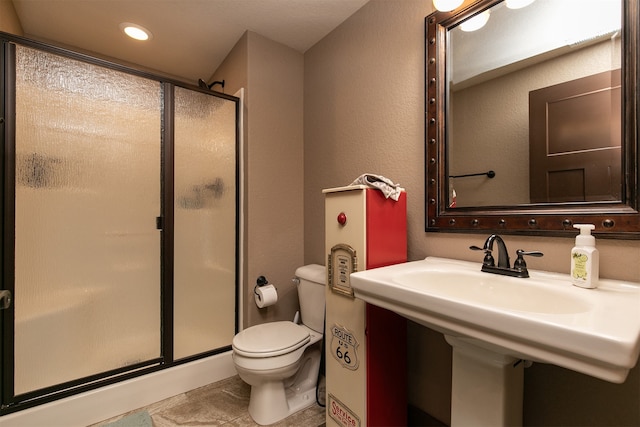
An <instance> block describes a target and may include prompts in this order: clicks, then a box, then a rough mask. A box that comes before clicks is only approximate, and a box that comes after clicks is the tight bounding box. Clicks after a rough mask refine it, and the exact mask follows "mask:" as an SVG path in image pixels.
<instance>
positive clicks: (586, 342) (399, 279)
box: [351, 257, 640, 383]
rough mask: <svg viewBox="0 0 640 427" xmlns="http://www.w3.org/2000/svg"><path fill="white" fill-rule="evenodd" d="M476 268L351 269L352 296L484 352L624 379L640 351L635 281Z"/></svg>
mask: <svg viewBox="0 0 640 427" xmlns="http://www.w3.org/2000/svg"><path fill="white" fill-rule="evenodd" d="M480 267H481V264H480V263H473V262H466V261H458V260H452V259H445V258H436V257H429V258H426V259H425V260H422V261H414V262H408V263H404V264H397V265H393V266H388V267H382V268H376V269H371V270H366V271H361V272H357V273H353V274H352V275H351V285H352V287H353V289H354V293H355V296H356V297H357V298H360V299H362V300H364V301H366V302H368V303H370V304H374V305H377V306H380V307H383V308H386V309H388V310H391V311H394V312H396V313H398V314H400V315H402V316H404V317H406V318H408V319H411V320H413V321H415V322H417V323H420V324H422V325H424V326H427V327H429V328H432V329H435V330H438V331H440V332H442V333H444V334H445V335H448V336H452V337H460V338H462V339H472V340H474V342H475V343H476V345H477V346H479V347H482V348H485V349H487V350H490V351H493V352H497V353H500V354H504V355H508V356H513V357H516V358H521V359H528V360H533V361H538V362H545V363H552V364H555V365H558V366H562V367H565V368H568V369H572V370H574V371H578V372H581V373H584V374H587V375H591V376H594V377H597V378H600V379H604V380H606V381H610V382H615V383H621V382H624V380H625V379H626V377H627V374H628V372H629V370H630V369H631V368H633V367H634V366H635V364H636V362H637V360H638V354H639V352H640V284H638V283H632V282H624V281H615V280H605V279H601V280H600V282H599V287H598V288H597V289H583V288H579V287H576V286H573V285H572V284H571V280H570V278H569V276H568V275H566V274H557V273H548V272H542V271H536V270H529V274H530V277H529V278H527V279H522V278H514V277H507V276H500V275H496V274H489V273H483V272H481V271H480Z"/></svg>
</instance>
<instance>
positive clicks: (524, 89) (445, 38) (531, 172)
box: [426, 0, 640, 237]
mask: <svg viewBox="0 0 640 427" xmlns="http://www.w3.org/2000/svg"><path fill="white" fill-rule="evenodd" d="M638 1H639V0H625V1H622V0H582V1H580V2H574V1H567V0H526V1H522V0H520V1H519V2H520V3H521V4H520V5H518V6H515V5H514V2H516V0H506V1H501V0H477V1H470V0H467V1H465V2H464V4H463V5H462V6H461V7H460V8H458V9H456V10H454V11H452V12H436V13H433V14H432V15H430V16H429V17H427V22H426V25H427V54H428V60H427V97H428V98H427V100H428V102H427V156H428V157H427V165H426V169H427V189H426V190H427V203H428V204H427V224H426V226H427V231H474V230H478V231H481V230H498V231H501V232H514V233H526V234H541V233H546V234H549V233H551V234H555V235H569V234H571V235H572V234H574V232H573V230H572V226H571V224H572V223H573V222H576V221H580V222H586V221H589V222H592V223H594V224H596V232H597V233H602V232H604V233H605V234H608V235H610V236H614V235H617V234H618V233H624V234H625V237H631V236H630V235H629V234H627V233H633V234H636V235H637V236H638V237H640V219H639V218H640V214H639V213H638V183H637V179H638V177H637V168H638V145H637V134H638V118H637V112H638V99H637V78H638V53H637V49H638V16H637V15H638ZM478 22H479V23H478ZM470 24H473V25H470ZM476 24H477V25H476ZM468 27H472V28H471V29H470V28H468ZM487 171H495V175H489V174H488V173H487Z"/></svg>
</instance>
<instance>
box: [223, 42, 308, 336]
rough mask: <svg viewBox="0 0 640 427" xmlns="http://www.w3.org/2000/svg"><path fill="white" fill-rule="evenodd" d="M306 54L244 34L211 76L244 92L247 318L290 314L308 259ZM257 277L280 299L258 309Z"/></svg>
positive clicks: (232, 89) (244, 294)
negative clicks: (264, 279)
mask: <svg viewBox="0 0 640 427" xmlns="http://www.w3.org/2000/svg"><path fill="white" fill-rule="evenodd" d="M302 78H303V56H302V54H301V53H299V52H297V51H295V50H293V49H290V48H288V47H286V46H283V45H281V44H279V43H276V42H273V41H271V40H269V39H267V38H265V37H262V36H260V35H259V34H256V33H253V32H247V33H245V35H244V36H243V37H242V38H241V39H240V41H238V43H237V44H236V46H235V47H234V48H233V50H232V51H231V53H230V54H229V55H228V56H227V58H226V59H225V61H224V63H223V64H222V66H221V67H220V68H219V69H218V70H217V71H216V73H215V74H214V75H213V76H212V78H211V80H222V79H224V80H225V91H226V92H227V93H235V91H237V90H238V89H240V88H242V87H244V88H246V91H245V105H244V112H245V127H244V132H245V139H244V153H243V155H244V253H243V262H244V267H243V276H244V278H243V283H242V286H241V292H242V297H243V301H244V302H243V310H242V313H243V324H244V326H245V327H247V326H252V325H254V324H257V323H262V322H265V321H272V320H292V319H293V316H294V314H295V312H296V310H297V309H298V294H297V290H296V288H295V286H294V285H293V283H292V282H291V279H292V278H293V275H294V273H295V269H296V268H297V267H299V266H301V265H302V264H303V261H304V260H303V253H302V245H303V243H302V241H303V191H302V190H303V188H302V186H303V152H302V150H303V142H302V138H303V131H302V124H303V119H302V111H303V105H302V96H303V81H302ZM260 275H263V276H265V277H267V279H268V280H269V281H270V282H271V283H273V284H275V285H276V287H277V289H278V298H279V299H278V304H276V305H275V306H272V307H268V308H265V309H258V308H257V307H256V305H255V303H254V299H253V287H254V285H255V284H256V278H257V277H258V276H260Z"/></svg>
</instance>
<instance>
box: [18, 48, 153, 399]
mask: <svg viewBox="0 0 640 427" xmlns="http://www.w3.org/2000/svg"><path fill="white" fill-rule="evenodd" d="M16 70H17V72H16V101H15V104H16V106H15V108H16V146H15V153H16V160H15V162H16V178H15V180H16V183H15V282H14V283H15V295H14V302H15V316H14V319H15V336H14V343H15V344H14V346H15V352H14V359H15V366H14V373H15V381H14V393H15V395H20V394H23V393H29V392H32V391H34V390H40V389H44V388H47V387H51V386H56V385H59V384H63V383H67V382H71V381H74V380H78V379H80V378H86V377H90V376H93V375H96V374H101V373H105V372H110V371H114V370H121V369H125V368H126V367H128V366H140V365H142V364H144V363H145V362H149V361H151V360H153V359H158V358H159V357H160V356H161V342H160V331H161V328H160V321H161V317H160V316H161V313H160V311H161V310H160V286H159V284H160V231H158V230H157V229H156V217H158V216H160V209H161V204H160V195H161V188H160V185H161V184H160V183H161V180H160V178H161V171H160V165H161V161H160V154H161V147H160V144H161V135H160V132H161V129H162V126H161V117H162V114H161V85H160V83H159V82H157V81H154V80H148V79H145V78H142V77H138V76H134V75H129V74H126V73H122V72H118V71H115V70H111V69H107V68H103V67H99V66H95V65H92V64H89V63H85V62H82V61H77V60H74V59H69V58H65V57H61V56H57V55H55V54H52V53H48V52H43V51H39V50H36V49H32V48H29V47H24V46H16ZM125 332H126V333H125Z"/></svg>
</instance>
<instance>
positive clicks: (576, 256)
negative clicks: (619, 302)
mask: <svg viewBox="0 0 640 427" xmlns="http://www.w3.org/2000/svg"><path fill="white" fill-rule="evenodd" d="M573 227H574V228H579V229H580V234H578V235H577V236H576V245H575V246H574V247H573V249H572V250H571V281H572V283H573V284H574V285H575V286H580V287H581V288H596V287H597V286H598V275H599V255H598V249H596V238H595V237H593V236H592V235H591V230H594V229H595V228H596V227H595V226H594V225H593V224H575V225H574V226H573Z"/></svg>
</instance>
